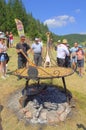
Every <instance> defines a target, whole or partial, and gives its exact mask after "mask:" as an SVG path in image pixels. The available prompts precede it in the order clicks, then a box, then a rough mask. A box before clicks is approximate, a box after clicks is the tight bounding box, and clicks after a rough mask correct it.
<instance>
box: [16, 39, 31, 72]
mask: <svg viewBox="0 0 86 130" xmlns="http://www.w3.org/2000/svg"><path fill="white" fill-rule="evenodd" d="M29 49H30V46H29V45H28V44H27V43H25V36H21V37H20V42H19V43H17V45H16V51H17V54H18V69H20V68H23V67H26V63H27V59H26V58H25V56H24V55H23V54H22V52H24V53H25V55H26V56H27V51H28V50H29Z"/></svg>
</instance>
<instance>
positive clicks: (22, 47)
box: [16, 43, 30, 57]
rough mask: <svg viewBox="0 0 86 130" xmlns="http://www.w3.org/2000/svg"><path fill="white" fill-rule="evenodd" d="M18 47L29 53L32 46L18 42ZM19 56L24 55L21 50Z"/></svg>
mask: <svg viewBox="0 0 86 130" xmlns="http://www.w3.org/2000/svg"><path fill="white" fill-rule="evenodd" d="M16 49H22V50H23V52H24V53H25V54H26V55H27V51H28V50H29V49H30V46H29V45H28V44H27V43H23V44H22V43H18V44H17V45H16ZM18 56H20V57H24V56H23V54H22V53H21V52H19V53H18Z"/></svg>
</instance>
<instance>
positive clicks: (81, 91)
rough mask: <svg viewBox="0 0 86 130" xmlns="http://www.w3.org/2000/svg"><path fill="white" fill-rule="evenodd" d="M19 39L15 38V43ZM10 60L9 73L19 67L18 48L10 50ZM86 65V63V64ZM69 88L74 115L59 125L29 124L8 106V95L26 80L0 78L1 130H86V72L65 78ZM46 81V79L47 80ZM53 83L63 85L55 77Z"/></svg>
mask: <svg viewBox="0 0 86 130" xmlns="http://www.w3.org/2000/svg"><path fill="white" fill-rule="evenodd" d="M17 40H18V39H16V40H15V43H16V42H17ZM8 53H9V56H10V61H9V63H8V73H9V75H10V72H12V71H14V70H16V69H17V54H16V49H15V47H14V48H10V49H9V50H8ZM85 67H86V65H85ZM65 80H66V85H67V89H68V90H69V91H70V92H71V93H72V96H73V100H74V101H75V104H76V106H75V108H73V115H72V116H71V118H69V119H67V120H66V121H65V122H61V123H59V124H57V125H28V126H26V125H25V124H24V122H22V121H19V120H18V119H17V117H16V116H15V114H14V113H13V112H12V111H11V110H10V109H8V108H7V104H6V103H7V100H8V97H9V96H10V95H11V94H12V93H14V92H15V91H16V90H18V89H19V88H21V87H22V86H24V85H25V80H24V79H22V80H20V81H17V77H16V76H14V75H10V76H9V78H7V79H6V80H2V79H1V78H0V104H1V105H3V110H2V111H1V113H0V117H1V119H0V125H1V126H2V128H1V129H0V130H60V129H61V130H86V72H85V73H84V76H83V77H82V78H80V77H79V76H78V74H77V73H74V74H73V75H71V76H68V77H66V78H65ZM45 82H46V81H45ZM53 83H54V84H56V85H58V86H62V87H63V83H62V80H61V79H54V80H53Z"/></svg>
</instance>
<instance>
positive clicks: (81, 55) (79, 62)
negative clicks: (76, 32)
mask: <svg viewBox="0 0 86 130" xmlns="http://www.w3.org/2000/svg"><path fill="white" fill-rule="evenodd" d="M76 55H77V66H78V71H79V76H80V77H82V76H83V73H84V56H85V54H84V51H83V48H82V46H81V45H79V46H78V50H77V52H76Z"/></svg>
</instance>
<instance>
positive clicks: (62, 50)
mask: <svg viewBox="0 0 86 130" xmlns="http://www.w3.org/2000/svg"><path fill="white" fill-rule="evenodd" d="M66 56H69V50H68V48H67V46H66V45H64V44H59V45H58V46H57V57H58V58H61V59H65V57H66Z"/></svg>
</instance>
